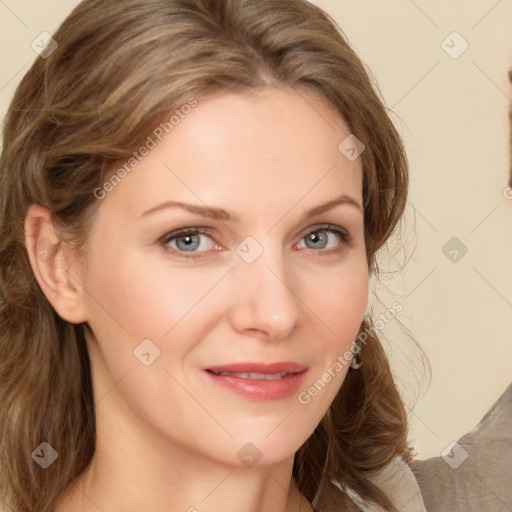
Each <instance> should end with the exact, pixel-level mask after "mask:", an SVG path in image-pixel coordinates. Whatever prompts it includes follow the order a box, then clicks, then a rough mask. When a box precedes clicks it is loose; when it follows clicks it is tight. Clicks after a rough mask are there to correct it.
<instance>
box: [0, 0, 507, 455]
mask: <svg viewBox="0 0 512 512" xmlns="http://www.w3.org/2000/svg"><path fill="white" fill-rule="evenodd" d="M314 3H316V4H317V5H319V6H321V7H323V8H324V9H325V10H327V11H328V12H329V13H330V14H331V15H332V16H333V17H334V18H335V19H336V20H337V22H338V23H339V24H340V25H341V27H342V29H343V30H344V31H345V33H346V34H347V36H348V38H349V41H350V42H351V44H352V45H353V47H354V48H355V49H356V51H357V52H358V53H359V55H360V56H361V58H362V59H363V60H364V61H365V62H366V64H367V65H368V66H369V67H370V69H371V70H372V71H373V73H374V75H375V77H376V78H377V80H378V82H379V84H380V87H381V90H382V93H383V97H384V100H385V101H386V104H387V105H388V106H389V107H390V108H391V109H392V110H393V112H394V115H393V120H394V121H395V122H396V125H397V127H398V128H399V130H400V132H401V133H402V135H403V137H404V139H405V141H406V144H407V150H408V154H409V158H410V162H411V174H412V176H411V180H412V182H411V191H410V203H409V207H408V210H407V222H406V224H405V226H404V230H403V231H404V234H403V242H405V245H406V247H407V250H406V251H405V254H404V252H403V251H402V252H401V253H400V252H396V248H395V250H394V251H391V253H392V254H394V253H396V254H397V255H398V256H396V257H394V258H389V257H388V258H384V257H383V260H382V261H383V265H384V269H385V270H388V271H392V270H396V269H398V268H400V266H403V265H402V264H403V263H404V262H407V264H406V266H405V268H404V269H403V270H402V272H399V273H396V272H395V273H388V274H386V276H387V277H386V279H385V282H384V285H385V286H384V287H383V286H379V287H378V293H379V297H380V299H381V300H382V303H379V301H377V302H376V311H375V314H376V315H377V317H378V314H379V313H380V312H382V311H384V310H385V309H386V306H390V305H391V304H392V303H393V302H394V301H395V300H397V301H399V302H400V303H401V304H403V307H404V309H403V311H402V312H401V313H400V315H399V319H400V321H401V322H402V323H403V324H404V326H405V327H407V328H408V329H409V330H410V331H411V332H412V335H413V337H414V339H415V340H416V341H417V342H418V343H419V344H420V346H421V347H422V348H423V349H424V350H425V352H426V353H427V354H428V357H429V359H430V362H431V366H432V381H431V383H430V386H428V379H427V378H426V377H425V374H424V372H423V370H422V365H421V361H420V359H419V357H418V350H417V349H416V348H415V346H414V344H413V342H412V341H411V340H410V337H409V336H408V335H407V333H405V332H404V331H403V330H402V329H401V328H400V327H399V326H398V324H397V322H396V321H395V322H391V323H389V324H388V325H386V327H385V328H384V329H383V331H382V334H383V335H384V336H385V338H386V345H387V347H388V349H389V353H390V356H391V358H392V362H393V367H394V371H395V374H396V376H397V379H398V381H399V382H400V386H401V389H402V391H403V394H404V397H405V399H406V401H407V403H408V404H409V406H412V405H414V402H415V398H416V397H418V399H417V401H416V405H415V406H414V408H413V410H412V411H411V413H410V416H411V439H412V441H413V443H414V445H415V446H416V449H417V452H418V456H420V457H430V456H434V455H439V454H440V453H441V452H442V451H443V449H444V448H445V447H446V446H447V445H448V444H449V443H450V442H451V441H454V440H456V439H458V438H459V437H460V436H461V435H462V434H464V433H465V432H467V431H468V430H470V429H471V428H472V427H474V426H475V425H476V424H477V423H478V422H479V420H480V419H481V417H482V416H483V414H484V413H485V412H486V411H487V409H488V408H489V407H490V406H491V404H492V403H493V402H494V401H495V400H496V399H497V398H498V396H499V395H500V394H501V393H502V392H503V390H504V389H505V387H506V386H507V384H508V383H509V382H510V380H511V372H510V370H511V367H512V337H511V336H510V332H511V330H512V266H511V265H510V263H509V262H510V261H511V259H512V198H511V199H507V198H506V197H505V196H506V195H508V197H512V193H511V194H510V195H509V194H507V191H505V188H506V186H507V179H508V165H509V163H508V136H509V130H508V120H507V111H508V106H509V101H510V98H511V96H512V91H511V89H510V87H509V84H508V80H507V70H508V68H509V67H510V65H511V64H512V36H510V35H509V34H510V33H511V28H512V26H511V25H510V20H512V0H499V1H498V0H472V1H470V0H461V1H447V0H415V1H412V0H396V1H386V2H383V1H382V0H357V1H356V0H352V1H343V0H316V1H315V2H314ZM76 4H78V1H72V0H46V1H45V2H40V1H38V0H22V1H20V0H17V1H15V0H0V65H1V67H0V116H1V117H2V118H3V115H4V113H5V110H6V109H7V105H8V103H9V101H10V98H11V96H12V94H13V92H14V90H15V87H16V86H17V84H18V82H19V80H20V79H21V77H22V76H23V74H24V73H25V72H26V71H27V69H28V67H29V66H30V64H31V63H32V62H33V60H34V58H35V56H36V54H35V52H34V51H33V50H32V48H31V44H32V42H33V40H34V39H36V38H37V36H39V34H40V33H41V32H43V31H47V32H50V33H52V32H53V31H54V30H55V29H56V28H57V26H58V25H59V23H60V22H61V21H62V20H63V19H64V17H65V16H66V15H67V13H68V12H69V11H70V10H71V9H72V8H73V7H74V6H75V5H76ZM507 22H508V23H507ZM454 31H456V32H458V33H459V34H460V36H459V35H451V36H450V37H448V36H449V35H450V34H452V32H454ZM447 37H448V39H446V38H447ZM462 38H463V39H462ZM444 40H446V41H445V43H444V44H443V41H444ZM464 40H465V41H466V42H467V44H468V45H469V46H468V48H467V50H466V51H465V52H463V53H462V54H461V55H460V56H458V57H457V58H453V56H456V55H457V54H458V53H459V52H460V51H461V50H462V49H463V47H464V46H463V45H464ZM445 50H447V51H448V52H450V53H451V54H452V56H450V55H449V54H448V53H447V51H445ZM453 237H457V239H458V241H457V244H459V248H457V247H456V246H453V247H451V246H449V247H448V249H445V252H447V253H448V256H450V254H449V251H453V250H454V249H455V250H456V251H458V252H457V255H456V256H455V253H453V252H452V254H451V256H450V257H452V258H456V259H457V261H455V262H453V261H450V259H449V258H448V257H447V256H446V255H445V254H444V253H443V247H444V246H445V244H446V243H447V242H448V241H449V240H450V239H452V238H453ZM460 244H464V246H466V247H467V253H466V254H465V255H464V256H462V257H461V254H462V253H461V251H460V247H462V246H461V245H460Z"/></svg>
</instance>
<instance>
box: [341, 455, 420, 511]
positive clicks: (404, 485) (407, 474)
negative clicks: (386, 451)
mask: <svg viewBox="0 0 512 512" xmlns="http://www.w3.org/2000/svg"><path fill="white" fill-rule="evenodd" d="M370 480H371V481H372V483H374V484H375V485H377V486H378V487H379V488H380V489H381V490H382V491H383V492H384V493H385V494H387V496H389V498H390V499H391V501H392V502H393V504H394V505H395V507H396V508H397V510H399V511H400V512H426V510H425V506H424V504H423V500H422V497H421V493H420V488H419V486H418V483H417V482H416V478H415V476H414V473H413V472H412V470H411V468H410V467H409V466H408V465H407V464H406V463H405V462H404V461H403V460H402V458H401V457H395V458H394V459H393V460H392V461H391V462H390V464H388V465H387V466H386V467H385V468H384V469H383V470H382V471H381V472H380V473H378V474H377V475H375V476H373V477H371V478H370ZM332 483H333V484H335V485H336V486H337V487H338V488H339V489H341V487H340V485H339V484H338V482H336V481H333V482H332ZM345 492H346V493H347V494H348V495H349V496H350V498H351V499H352V500H353V501H354V503H356V505H357V506H358V507H359V508H360V509H361V511H362V512H382V509H381V507H378V506H377V505H374V504H372V503H367V502H365V501H364V500H362V499H361V498H360V497H359V496H358V495H357V494H356V493H355V492H353V491H352V490H351V489H346V490H345Z"/></svg>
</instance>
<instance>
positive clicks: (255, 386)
mask: <svg viewBox="0 0 512 512" xmlns="http://www.w3.org/2000/svg"><path fill="white" fill-rule="evenodd" d="M307 370H308V367H307V366H304V365H301V364H298V363H292V362H280V363H270V364H268V363H240V364H229V365H221V366H212V367H210V368H206V369H205V371H206V373H207V374H208V375H209V377H210V378H211V379H212V380H213V381H214V382H216V383H217V384H220V385H222V386H224V387H226V388H227V389H229V390H231V391H234V392H235V393H238V394H241V395H243V396H245V397H248V398H252V399H255V400H277V399H280V398H285V397H287V396H289V395H290V394H292V393H293V392H294V391H296V390H297V389H298V388H299V386H300V384H301V383H302V381H303V378H304V375H305V374H306V372H307Z"/></svg>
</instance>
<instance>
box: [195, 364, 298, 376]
mask: <svg viewBox="0 0 512 512" xmlns="http://www.w3.org/2000/svg"><path fill="white" fill-rule="evenodd" d="M307 369H308V367H307V366H304V365H302V364H298V363H291V362H282V363H281V362H279V363H237V364H226V365H219V366H210V367H208V368H205V370H210V371H212V372H215V373H221V372H226V373H263V374H269V375H272V374H276V373H300V372H303V371H304V370H307Z"/></svg>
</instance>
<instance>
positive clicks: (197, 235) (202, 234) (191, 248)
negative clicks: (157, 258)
mask: <svg viewBox="0 0 512 512" xmlns="http://www.w3.org/2000/svg"><path fill="white" fill-rule="evenodd" d="M206 239H209V243H208V241H206V242H205V240H206ZM160 243H161V244H162V245H163V246H164V247H165V248H167V249H171V250H173V251H174V252H178V253H181V254H179V255H180V256H183V257H185V258H200V257H202V254H198V255H195V254H194V253H204V252H208V251H210V250H212V246H213V250H219V249H218V246H217V245H216V244H215V242H214V240H213V238H212V237H211V234H210V231H209V230H208V229H206V228H186V229H182V230H180V231H174V232H172V233H169V234H167V235H165V237H164V238H163V239H162V240H161V242H160ZM215 247H217V249H216V248H215ZM187 253H188V254H187Z"/></svg>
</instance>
